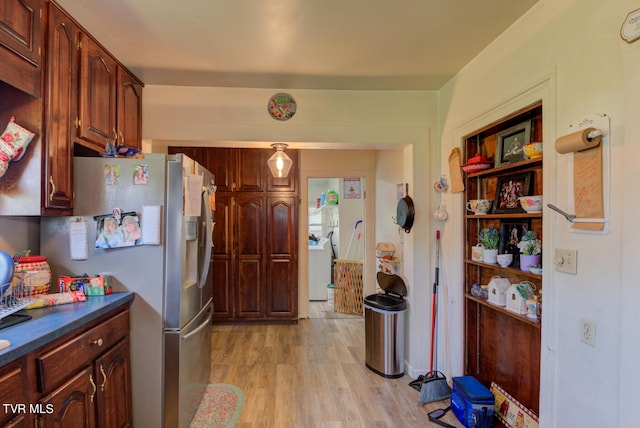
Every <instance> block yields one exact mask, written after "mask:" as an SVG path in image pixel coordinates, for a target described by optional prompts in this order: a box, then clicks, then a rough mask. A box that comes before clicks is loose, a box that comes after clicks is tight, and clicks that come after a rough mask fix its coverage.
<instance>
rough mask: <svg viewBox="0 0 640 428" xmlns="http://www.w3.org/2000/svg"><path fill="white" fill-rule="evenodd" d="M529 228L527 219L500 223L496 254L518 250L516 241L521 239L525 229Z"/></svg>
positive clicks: (529, 224) (514, 252)
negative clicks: (498, 243)
mask: <svg viewBox="0 0 640 428" xmlns="http://www.w3.org/2000/svg"><path fill="white" fill-rule="evenodd" d="M530 229H531V222H530V221H529V220H509V221H503V222H501V223H500V245H499V246H498V254H513V255H514V261H515V255H516V254H518V253H519V252H520V249H519V248H518V242H520V240H521V239H522V237H523V236H524V234H525V233H526V231H527V230H530Z"/></svg>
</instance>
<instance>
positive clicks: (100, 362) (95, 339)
mask: <svg viewBox="0 0 640 428" xmlns="http://www.w3.org/2000/svg"><path fill="white" fill-rule="evenodd" d="M0 399H1V400H2V402H3V403H11V404H13V403H15V404H16V405H20V404H22V405H23V406H24V407H22V408H20V407H18V406H15V407H14V408H13V409H11V408H8V411H6V410H5V409H4V406H3V409H2V413H0V425H1V426H3V427H4V426H37V427H40V428H46V427H56V428H64V427H68V428H94V427H97V428H124V427H131V426H132V424H133V411H132V394H131V357H130V346H129V310H128V309H126V310H124V311H123V310H116V311H115V312H111V313H109V314H105V315H104V316H103V317H102V318H101V319H100V320H97V321H95V322H92V323H91V324H90V325H86V326H82V327H78V328H77V329H76V330H75V331H72V332H70V333H67V334H66V335H65V336H63V337H61V338H59V339H57V340H55V341H54V342H52V343H50V344H48V345H45V346H43V347H42V348H39V349H36V350H34V351H32V352H30V353H29V354H27V355H26V356H25V357H22V358H21V359H19V360H17V361H15V362H12V363H9V364H7V365H6V366H4V367H0Z"/></svg>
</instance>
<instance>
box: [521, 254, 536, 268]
mask: <svg viewBox="0 0 640 428" xmlns="http://www.w3.org/2000/svg"><path fill="white" fill-rule="evenodd" d="M540 259H541V257H540V254H535V255H531V256H525V255H524V254H520V270H521V271H524V272H531V271H530V270H529V266H535V265H539V264H540Z"/></svg>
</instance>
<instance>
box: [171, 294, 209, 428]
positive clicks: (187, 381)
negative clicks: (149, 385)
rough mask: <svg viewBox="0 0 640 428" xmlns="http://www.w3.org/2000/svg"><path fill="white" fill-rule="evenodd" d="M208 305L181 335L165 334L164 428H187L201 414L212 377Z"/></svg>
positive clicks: (175, 332) (179, 332)
mask: <svg viewBox="0 0 640 428" xmlns="http://www.w3.org/2000/svg"><path fill="white" fill-rule="evenodd" d="M212 314H213V303H211V302H209V305H208V306H206V307H205V308H204V309H203V310H202V312H201V313H200V314H198V316H197V317H196V318H194V319H193V320H192V321H191V322H190V323H189V324H187V326H186V327H185V328H184V329H183V330H181V331H166V332H165V334H164V336H165V360H164V403H163V407H164V428H176V427H180V428H183V427H185V428H186V427H188V426H189V424H190V423H191V420H192V419H193V416H194V415H195V413H196V410H198V405H199V404H200V400H201V399H202V395H203V393H204V390H205V388H206V386H207V384H208V383H209V375H210V374H211V315H212Z"/></svg>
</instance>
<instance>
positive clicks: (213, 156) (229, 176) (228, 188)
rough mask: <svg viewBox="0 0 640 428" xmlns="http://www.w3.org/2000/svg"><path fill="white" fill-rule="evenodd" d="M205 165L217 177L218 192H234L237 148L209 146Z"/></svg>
mask: <svg viewBox="0 0 640 428" xmlns="http://www.w3.org/2000/svg"><path fill="white" fill-rule="evenodd" d="M205 150H206V154H205V161H204V163H203V165H204V166H205V167H206V168H207V169H208V170H209V171H211V173H212V174H213V175H215V177H216V187H217V189H218V192H232V191H233V183H234V178H235V170H236V165H235V159H236V158H235V154H236V151H237V149H228V148H217V147H208V148H206V149H205Z"/></svg>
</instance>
